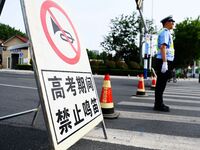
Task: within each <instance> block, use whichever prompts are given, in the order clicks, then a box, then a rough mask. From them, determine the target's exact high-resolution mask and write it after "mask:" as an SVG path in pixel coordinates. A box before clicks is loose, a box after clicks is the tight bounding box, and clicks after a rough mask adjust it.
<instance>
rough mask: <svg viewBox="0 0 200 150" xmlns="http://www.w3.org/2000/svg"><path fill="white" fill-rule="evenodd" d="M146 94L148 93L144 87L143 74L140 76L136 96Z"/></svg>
mask: <svg viewBox="0 0 200 150" xmlns="http://www.w3.org/2000/svg"><path fill="white" fill-rule="evenodd" d="M144 95H146V93H145V87H144V77H143V74H141V75H140V76H139V81H138V88H137V92H136V96H144Z"/></svg>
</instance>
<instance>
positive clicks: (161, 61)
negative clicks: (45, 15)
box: [154, 16, 175, 112]
mask: <svg viewBox="0 0 200 150" xmlns="http://www.w3.org/2000/svg"><path fill="white" fill-rule="evenodd" d="M174 22H175V21H174V19H173V17H172V16H168V17H166V18H164V19H162V20H161V23H162V25H163V29H162V30H161V31H160V33H159V35H158V53H157V56H156V68H155V69H156V74H157V83H156V88H155V103H154V110H155V111H164V112H169V111H170V109H169V107H168V106H166V105H165V104H164V103H163V92H164V90H165V87H166V84H167V81H168V79H170V78H171V74H172V73H171V71H172V70H173V64H172V63H173V60H174V45H173V39H172V35H171V33H170V30H171V29H173V27H174Z"/></svg>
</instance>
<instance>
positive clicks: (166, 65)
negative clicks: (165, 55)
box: [161, 62, 168, 73]
mask: <svg viewBox="0 0 200 150" xmlns="http://www.w3.org/2000/svg"><path fill="white" fill-rule="evenodd" d="M167 70H168V64H167V62H163V64H162V68H161V72H162V73H165V72H166V71H167Z"/></svg>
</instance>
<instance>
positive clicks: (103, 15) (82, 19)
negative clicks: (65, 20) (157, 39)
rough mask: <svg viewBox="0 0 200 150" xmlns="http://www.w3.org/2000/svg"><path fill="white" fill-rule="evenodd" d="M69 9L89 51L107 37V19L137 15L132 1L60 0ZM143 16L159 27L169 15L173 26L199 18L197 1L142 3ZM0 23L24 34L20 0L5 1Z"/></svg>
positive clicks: (181, 0) (199, 3) (108, 20)
mask: <svg viewBox="0 0 200 150" xmlns="http://www.w3.org/2000/svg"><path fill="white" fill-rule="evenodd" d="M63 1H64V2H65V3H68V5H69V6H70V8H72V9H71V10H69V11H71V12H70V18H71V20H72V22H75V24H74V26H75V28H76V30H77V31H78V34H79V35H80V37H81V39H80V40H81V42H82V43H84V46H85V47H86V48H88V49H90V50H102V49H103V48H102V47H101V46H100V43H101V42H102V41H103V37H104V36H106V35H107V34H108V32H109V31H110V26H111V19H114V18H115V17H119V16H120V15H121V14H124V15H130V14H131V13H132V12H133V11H134V12H137V14H138V15H139V13H138V11H137V10H136V4H135V0H76V1H75V0H63ZM143 4H144V6H143V16H144V18H145V19H149V20H153V21H154V23H155V24H156V25H157V26H158V28H161V27H162V26H161V23H160V20H161V19H163V18H165V17H167V16H169V15H173V17H174V19H175V21H176V23H179V22H181V21H183V20H185V19H186V18H190V17H192V18H193V19H195V18H197V17H198V15H200V9H199V6H200V1H199V0H190V1H187V0H144V3H143ZM0 22H1V23H4V24H7V25H9V26H11V27H14V28H15V29H18V30H21V31H22V32H25V27H24V21H23V17H22V11H21V5H20V0H6V2H5V6H4V9H3V11H2V14H1V16H0Z"/></svg>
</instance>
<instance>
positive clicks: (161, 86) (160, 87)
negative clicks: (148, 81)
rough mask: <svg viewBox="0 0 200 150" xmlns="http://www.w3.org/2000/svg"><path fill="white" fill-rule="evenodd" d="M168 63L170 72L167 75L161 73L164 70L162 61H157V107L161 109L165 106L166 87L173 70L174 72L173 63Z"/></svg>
mask: <svg viewBox="0 0 200 150" xmlns="http://www.w3.org/2000/svg"><path fill="white" fill-rule="evenodd" d="M167 62H168V70H167V71H166V72H165V73H162V72H161V68H162V63H163V61H162V59H156V68H155V70H156V74H157V82H156V88H155V104H154V106H155V107H160V106H161V105H162V104H163V93H164V90H165V87H166V85H167V81H168V80H169V79H170V78H171V76H172V70H173V62H172V61H167Z"/></svg>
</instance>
